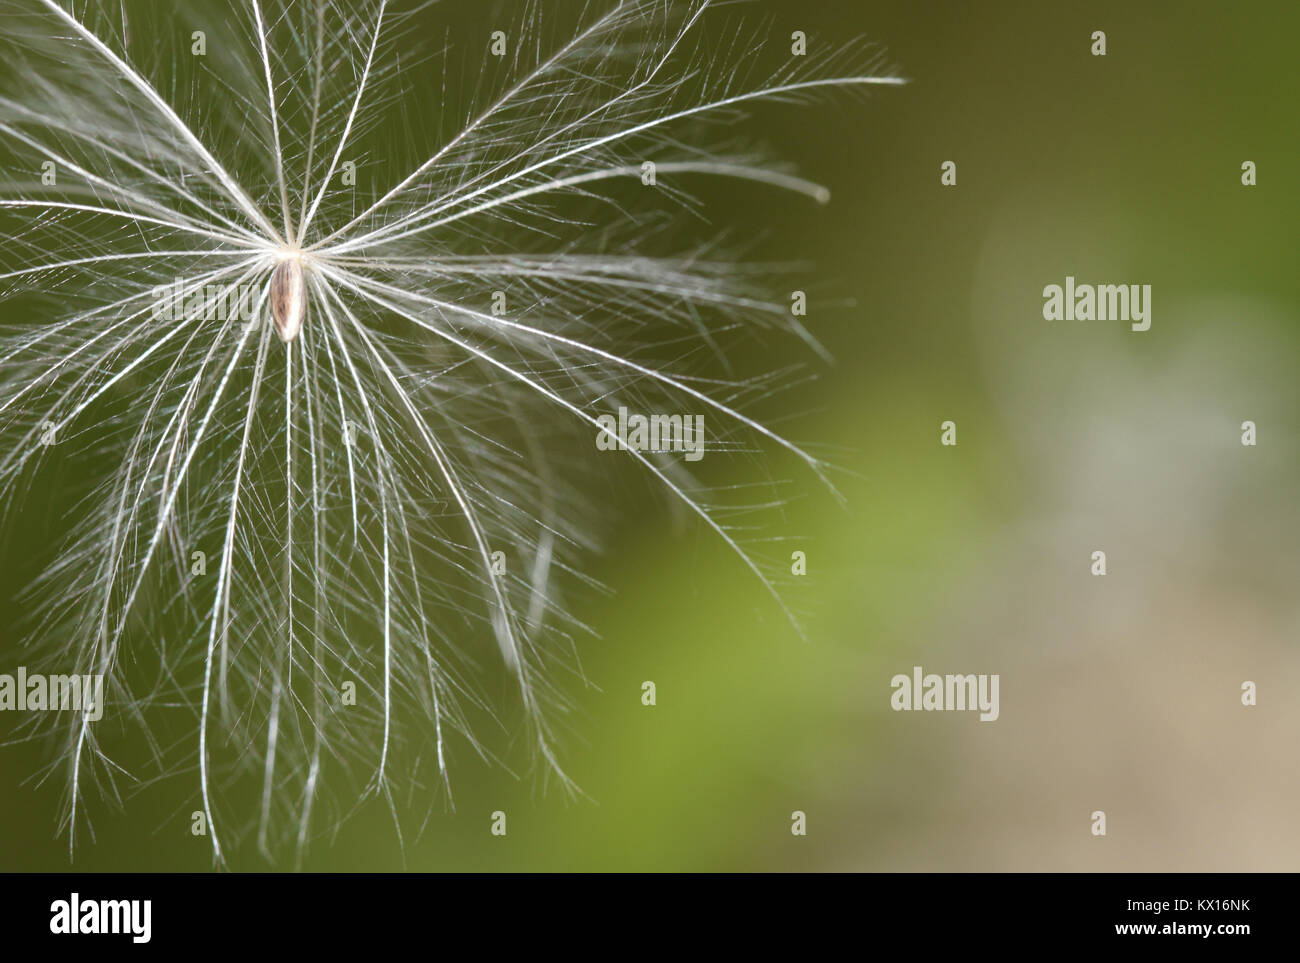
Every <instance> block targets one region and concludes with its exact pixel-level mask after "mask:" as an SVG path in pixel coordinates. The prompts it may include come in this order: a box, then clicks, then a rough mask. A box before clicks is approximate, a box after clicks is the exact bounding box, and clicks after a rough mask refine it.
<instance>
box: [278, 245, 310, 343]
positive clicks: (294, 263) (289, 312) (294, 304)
mask: <svg viewBox="0 0 1300 963" xmlns="http://www.w3.org/2000/svg"><path fill="white" fill-rule="evenodd" d="M306 314H307V280H306V278H305V277H304V276H303V271H302V262H301V261H299V260H298V259H297V258H296V257H290V258H285V259H284V260H283V261H281V262H280V263H279V265H277V266H276V269H275V271H274V273H273V274H272V275H271V320H273V321H274V322H275V333H276V334H278V335H279V336H280V340H281V341H283V342H284V343H285V344H288V343H289V342H290V341H292V340H293V339H294V338H296V337H298V332H299V331H301V330H302V321H303V318H304V317H305V316H306Z"/></svg>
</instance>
